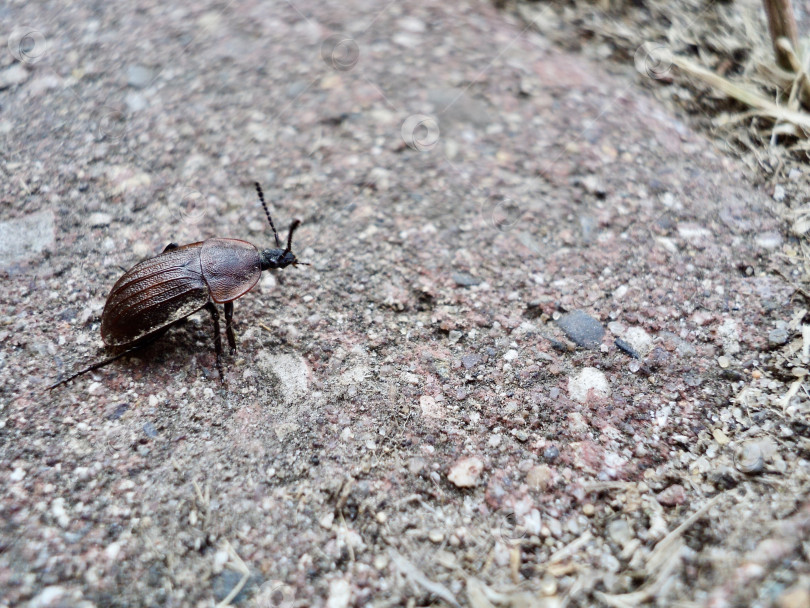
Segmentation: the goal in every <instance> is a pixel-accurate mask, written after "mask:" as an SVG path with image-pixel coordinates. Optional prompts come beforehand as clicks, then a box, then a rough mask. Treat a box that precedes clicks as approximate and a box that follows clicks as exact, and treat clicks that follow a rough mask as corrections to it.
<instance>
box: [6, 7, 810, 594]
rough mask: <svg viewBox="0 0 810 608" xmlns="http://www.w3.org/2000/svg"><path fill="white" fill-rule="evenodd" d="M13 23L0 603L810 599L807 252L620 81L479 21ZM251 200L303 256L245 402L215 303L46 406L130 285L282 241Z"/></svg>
mask: <svg viewBox="0 0 810 608" xmlns="http://www.w3.org/2000/svg"><path fill="white" fill-rule="evenodd" d="M0 15H2V17H3V23H4V24H5V25H7V28H6V29H7V30H8V32H7V35H8V40H9V52H7V53H5V52H4V53H2V54H0V160H1V161H2V162H1V163H0V170H2V172H3V176H4V179H2V180H0V200H1V201H2V208H0V209H1V210H2V216H1V217H0V220H1V221H0V237H2V238H1V239H0V240H2V242H0V276H2V290H0V303H2V312H1V313H0V485H2V487H3V490H4V491H3V500H2V503H0V605H3V606H6V605H8V606H11V605H20V604H25V603H26V602H27V603H28V605H29V606H83V607H85V606H87V607H89V606H144V605H166V606H212V605H215V604H216V603H217V602H222V603H231V604H234V605H240V606H260V607H262V608H264V607H269V606H284V607H285V608H290V607H293V606H315V607H320V606H327V607H329V608H341V607H348V606H400V605H401V606H424V605H447V606H456V605H462V606H473V607H475V608H484V607H489V606H515V607H518V606H520V607H524V606H526V607H529V606H541V607H556V606H566V605H568V606H591V605H606V606H635V605H640V604H643V603H645V602H656V603H657V604H659V605H668V604H672V603H674V602H676V601H681V602H685V603H684V604H682V605H692V604H691V603H694V604H696V605H713V606H732V605H763V606H766V605H779V606H783V607H797V608H801V607H803V606H804V607H806V606H809V605H810V578H809V577H810V570H809V569H808V554H810V546H809V545H808V542H807V541H806V539H807V538H808V536H810V502H808V498H807V496H808V493H807V490H808V487H809V486H808V472H810V471H809V469H810V465H809V464H808V460H807V458H808V453H810V449H809V447H808V440H807V435H808V428H809V427H808V422H807V421H808V415H807V413H808V406H807V401H806V400H804V399H805V398H806V394H805V393H803V392H801V391H799V390H798V389H799V387H800V384H797V383H796V382H795V380H796V378H802V377H803V376H804V375H806V374H807V368H804V367H802V366H801V365H797V366H796V367H794V368H793V370H792V372H790V374H787V375H786V376H784V377H774V374H773V373H766V372H767V371H768V365H769V361H770V360H771V357H772V353H773V351H774V349H776V348H785V349H787V348H792V349H793V350H792V351H791V352H792V353H793V354H797V353H798V354H797V356H804V357H805V358H807V357H808V354H809V353H808V342H810V328H807V329H806V330H803V323H802V320H803V319H804V315H805V314H806V311H805V309H804V308H803V306H805V305H806V303H805V301H804V300H802V299H801V298H799V297H794V293H795V289H794V287H792V286H791V285H790V284H789V283H788V282H786V281H785V280H783V279H782V278H781V277H780V276H778V275H776V274H774V273H772V272H771V265H772V264H776V263H778V260H779V259H780V256H789V255H792V253H791V252H792V251H793V250H792V249H791V247H794V246H795V244H792V243H791V241H790V240H789V239H788V238H787V237H785V236H783V235H782V232H781V231H782V229H783V225H782V223H781V221H780V220H779V218H778V217H776V214H774V213H773V212H772V210H771V207H770V205H771V202H770V198H769V197H768V196H766V194H764V193H763V192H760V191H759V190H757V189H755V188H754V187H753V186H751V185H750V183H749V181H748V177H749V176H748V175H747V174H746V172H745V168H744V166H743V165H741V164H737V162H736V161H734V160H732V159H729V158H727V157H725V156H724V155H723V153H722V152H720V151H718V150H716V149H714V148H713V147H712V145H711V144H710V143H709V141H708V140H707V139H706V138H705V137H703V136H702V135H700V134H698V133H695V132H693V131H692V130H690V128H689V127H688V126H687V125H686V124H685V123H684V122H682V121H681V120H679V119H678V118H676V117H674V116H673V115H672V114H671V113H669V112H668V111H667V110H665V109H664V108H663V107H662V106H660V105H659V104H658V102H656V101H655V100H653V99H652V98H651V96H650V95H649V94H648V93H647V92H645V91H644V90H643V88H642V87H640V86H639V80H640V79H643V78H646V77H647V76H645V75H643V73H642V74H640V73H639V71H637V70H636V69H635V68H636V66H634V65H626V66H624V65H617V64H599V63H595V62H591V61H589V60H586V59H584V58H582V57H580V56H577V55H573V54H568V53H564V52H562V51H560V50H558V49H555V48H554V47H553V46H552V45H551V44H550V43H549V42H548V41H547V40H546V39H545V38H544V37H542V36H541V35H540V34H537V33H534V32H532V31H531V30H530V29H529V28H527V27H526V26H525V24H524V23H522V22H521V21H520V20H518V19H516V18H513V17H511V16H510V15H509V14H506V13H501V12H499V11H498V10H497V9H496V8H495V7H494V6H492V5H489V4H486V3H467V2H460V3H444V4H443V5H441V6H440V5H432V4H430V3H424V4H422V3H416V2H410V1H406V2H404V3H391V4H386V3H378V4H373V3H365V2H354V1H350V2H347V3H340V4H337V5H333V6H324V5H322V4H321V3H317V2H309V1H298V0H296V1H295V2H293V3H278V4H277V5H272V6H271V5H268V4H265V3H257V2H249V1H244V2H243V1H235V2H230V3H211V4H209V5H203V4H189V5H188V6H182V5H177V4H175V3H157V2H137V3H126V4H121V3H107V4H103V3H102V4H81V3H79V4H68V3H57V2H41V3H31V2H15V3H12V4H7V5H6V6H3V7H0ZM641 72H643V70H642V71H641ZM254 181H260V182H261V183H262V184H263V186H264V189H265V193H266V195H267V198H268V201H269V203H270V207H271V212H272V213H273V216H274V220H275V222H276V224H277V225H278V226H279V227H284V229H286V226H287V225H288V224H289V222H290V221H291V220H292V219H293V218H300V219H301V220H302V222H303V224H302V226H301V228H300V229H299V231H298V233H297V234H296V239H295V241H294V244H293V245H294V246H293V250H294V252H295V253H296V254H297V255H298V257H299V259H301V260H303V261H306V262H309V263H310V264H311V265H310V266H299V267H298V268H287V269H286V270H284V271H281V272H279V273H276V274H271V273H265V274H264V276H263V278H262V279H261V280H260V282H259V284H258V285H257V287H256V288H255V289H254V290H253V291H252V292H250V293H249V294H247V295H245V296H244V297H242V298H241V299H239V300H238V301H237V302H236V304H235V323H236V325H235V327H236V333H237V343H238V352H237V353H236V355H235V356H234V357H230V356H227V357H226V358H225V369H226V374H225V377H226V384H225V386H224V387H223V386H221V385H220V382H219V380H218V377H217V372H216V366H215V357H214V351H213V340H212V335H211V333H212V328H211V321H210V318H209V316H208V315H207V314H206V313H204V311H203V312H201V313H196V314H194V315H192V316H191V317H190V319H189V321H188V322H186V323H183V324H181V325H179V326H177V327H176V328H173V329H172V330H170V331H169V332H168V333H167V334H166V335H164V336H163V337H162V338H161V339H159V340H158V341H157V342H155V343H153V344H151V345H149V346H147V347H145V348H144V349H142V350H141V351H139V352H138V353H137V354H136V355H135V356H132V357H127V358H124V359H122V360H120V361H118V362H116V363H113V364H111V365H110V366H108V367H105V368H102V369H100V370H97V371H94V372H91V373H90V374H87V375H85V376H82V377H80V378H78V379H76V380H75V381H73V382H72V383H70V384H68V385H66V386H62V387H59V388H58V389H57V390H55V391H53V392H50V393H48V392H43V390H44V389H45V387H47V386H48V385H49V384H51V383H52V382H54V381H56V380H57V379H59V378H60V377H65V376H67V375H69V374H70V373H71V372H72V371H74V370H76V369H79V368H81V367H82V366H84V365H87V364H88V363H90V362H92V361H94V360H97V359H98V358H99V357H101V356H103V355H104V351H103V350H102V343H101V339H100V334H99V324H100V315H101V311H102V309H103V306H104V302H105V299H106V296H107V293H108V292H109V290H110V288H111V287H112V285H113V284H114V283H115V281H116V280H117V278H118V277H119V276H120V275H121V274H122V272H123V270H122V269H126V268H129V267H131V266H132V265H134V264H135V263H136V262H137V261H139V260H141V259H144V258H146V257H150V256H152V255H155V254H157V253H159V252H160V251H162V249H163V248H164V247H165V246H166V244H168V243H169V242H175V243H180V244H183V243H191V242H195V241H200V240H204V239H206V238H208V237H212V236H222V237H232V238H242V239H245V240H248V241H251V242H255V243H257V244H258V245H259V246H260V247H268V246H271V245H272V237H271V236H270V235H269V234H268V232H269V231H268V230H267V226H266V221H265V218H264V214H263V211H262V209H261V207H260V205H259V204H258V202H257V200H256V196H255V192H254V190H253V185H252V184H253V182H254ZM803 331H805V334H806V340H805V341H804V342H803V341H802V337H801V336H802V332H803ZM802 349H804V350H802ZM791 387H796V388H795V390H793V389H792V388H791ZM789 390H791V391H792V394H791V393H789V392H788V391H789ZM774 396H778V397H779V399H778V400H777V399H776V398H775V397H774ZM690 602H691V603H690Z"/></svg>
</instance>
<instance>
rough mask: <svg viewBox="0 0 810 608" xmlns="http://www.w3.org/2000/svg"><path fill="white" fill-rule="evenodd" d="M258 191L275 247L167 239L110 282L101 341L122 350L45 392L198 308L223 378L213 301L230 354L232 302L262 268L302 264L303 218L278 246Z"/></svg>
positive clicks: (137, 345)
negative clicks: (297, 247) (296, 240)
mask: <svg viewBox="0 0 810 608" xmlns="http://www.w3.org/2000/svg"><path fill="white" fill-rule="evenodd" d="M256 192H257V193H258V195H259V200H260V201H261V203H262V207H263V208H264V212H265V214H266V215H267V221H268V222H270V228H272V229H273V235H274V236H275V239H276V248H275V249H265V250H263V251H259V250H258V249H257V248H256V246H255V245H253V244H251V243H248V242H247V241H240V240H237V239H221V238H211V239H208V240H206V241H200V242H198V243H191V244H190V245H183V246H182V247H181V246H178V245H177V244H176V243H171V244H169V245H168V246H167V247H166V248H165V249H164V250H163V252H162V253H161V254H160V255H158V256H156V257H154V258H150V259H148V260H144V261H142V262H140V263H138V264H136V265H135V266H133V267H132V268H131V269H129V270H128V271H127V272H125V273H124V276H122V277H121V278H120V279H118V281H117V282H116V283H115V285H113V288H112V291H110V295H109V296H107V303H106V304H105V305H104V312H103V313H102V314H101V338H102V340H104V344H105V345H106V346H108V347H110V348H112V349H114V350H118V349H120V348H126V350H125V351H124V352H121V353H119V354H117V355H115V356H113V357H110V358H109V359H105V360H103V361H100V362H98V363H94V364H93V365H91V366H90V367H87V368H85V369H83V370H81V371H79V372H77V373H75V374H73V375H72V376H70V377H69V378H66V379H65V380H60V381H59V382H57V383H56V384H53V385H52V386H49V387H48V390H50V389H53V388H56V387H57V386H59V385H61V384H65V383H66V382H70V381H71V380H73V379H74V378H76V377H77V376H81V375H82V374H85V373H87V372H89V371H92V370H94V369H98V368H99V367H102V366H104V365H107V364H108V363H112V362H113V361H115V360H116V359H120V358H121V357H123V356H125V355H127V354H129V353H131V352H132V351H133V350H135V349H137V348H140V347H142V346H144V345H145V344H147V343H149V342H151V341H152V340H154V339H155V338H157V337H158V336H160V335H161V334H162V333H163V332H165V331H166V330H167V329H169V327H171V326H172V325H174V324H175V323H177V322H179V321H182V320H183V319H185V318H186V317H188V316H189V315H191V314H194V313H195V312H197V311H198V310H200V309H202V308H205V309H206V310H208V312H210V313H211V318H212V319H213V320H214V347H215V349H216V353H217V370H218V371H219V377H220V379H221V380H222V381H223V382H224V381H225V376H224V374H223V373H222V339H221V337H220V331H219V312H218V311H217V307H216V304H224V308H225V334H226V335H227V336H228V346H230V350H231V353H234V352H235V351H236V339H235V338H234V335H233V327H232V326H231V324H232V321H233V301H234V300H236V299H237V298H241V297H242V296H243V295H245V294H246V293H247V292H248V291H250V290H251V289H253V287H254V286H255V285H256V283H258V282H259V277H260V276H261V273H262V270H269V269H275V268H286V267H287V266H290V265H292V266H297V265H298V264H305V262H299V261H298V260H297V259H296V257H295V255H294V254H293V252H292V251H291V249H292V237H293V232H295V229H296V228H298V226H299V225H300V224H301V221H300V220H294V221H293V222H292V224H291V225H290V231H289V233H288V234H287V247H286V249H282V248H281V241H280V240H279V238H278V233H277V232H276V227H275V226H274V225H273V219H272V218H271V217H270V212H269V211H268V210H267V204H266V203H265V201H264V193H263V192H262V188H261V186H260V185H259V184H258V183H256Z"/></svg>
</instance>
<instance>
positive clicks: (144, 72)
mask: <svg viewBox="0 0 810 608" xmlns="http://www.w3.org/2000/svg"><path fill="white" fill-rule="evenodd" d="M152 78H153V75H152V70H150V69H149V68H147V67H146V66H143V65H131V66H129V67H128V68H127V84H128V85H129V86H131V87H135V88H136V89H142V88H144V87H145V86H147V85H148V84H149V83H150V82H152Z"/></svg>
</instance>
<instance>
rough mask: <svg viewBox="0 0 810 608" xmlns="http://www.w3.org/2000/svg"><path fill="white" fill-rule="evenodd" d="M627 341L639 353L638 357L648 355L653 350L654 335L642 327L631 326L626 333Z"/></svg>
mask: <svg viewBox="0 0 810 608" xmlns="http://www.w3.org/2000/svg"><path fill="white" fill-rule="evenodd" d="M624 339H625V341H626V342H627V343H628V344H630V346H631V347H632V348H633V350H634V351H636V352H637V353H638V354H639V357H638V358H641V357H646V356H647V353H649V352H650V351H651V350H652V347H653V340H652V336H650V334H648V333H647V332H646V331H644V329H642V328H641V327H630V328H628V329H627V331H626V332H625V333H624Z"/></svg>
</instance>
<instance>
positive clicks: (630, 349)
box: [616, 338, 641, 359]
mask: <svg viewBox="0 0 810 608" xmlns="http://www.w3.org/2000/svg"><path fill="white" fill-rule="evenodd" d="M616 348H618V349H619V350H623V351H624V352H626V353H627V354H628V355H630V356H631V357H633V358H634V359H641V357H639V355H638V353H637V352H636V351H635V349H633V347H632V346H630V345H629V344H628V343H627V342H625V341H624V340H622V339H621V338H616Z"/></svg>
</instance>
